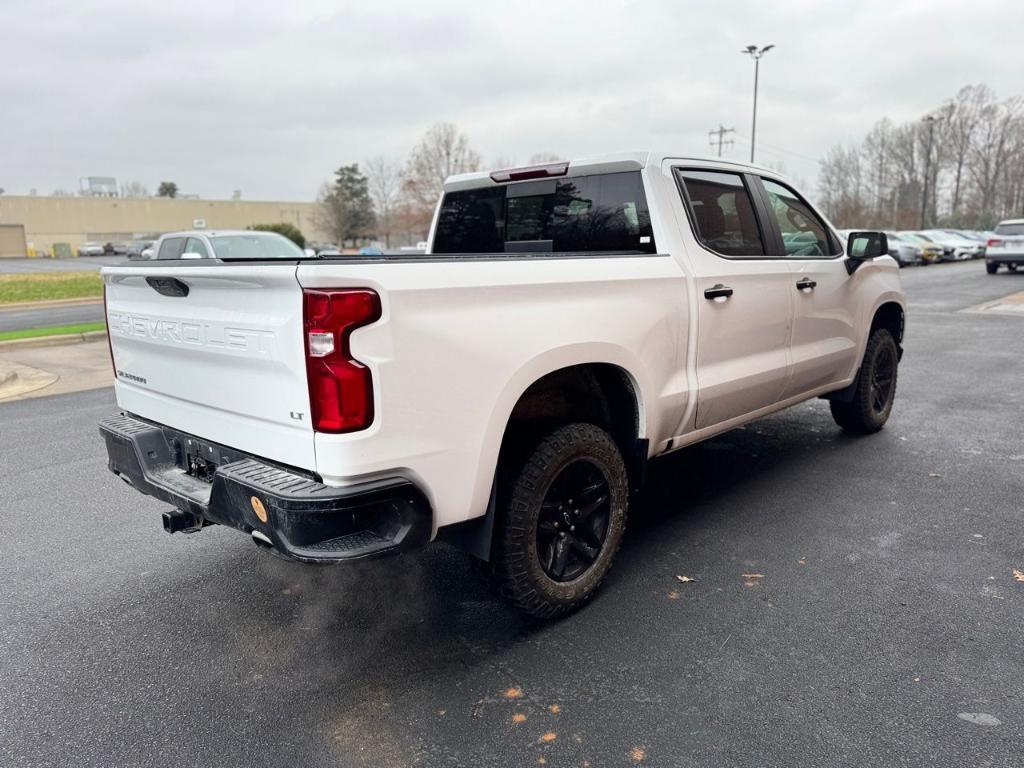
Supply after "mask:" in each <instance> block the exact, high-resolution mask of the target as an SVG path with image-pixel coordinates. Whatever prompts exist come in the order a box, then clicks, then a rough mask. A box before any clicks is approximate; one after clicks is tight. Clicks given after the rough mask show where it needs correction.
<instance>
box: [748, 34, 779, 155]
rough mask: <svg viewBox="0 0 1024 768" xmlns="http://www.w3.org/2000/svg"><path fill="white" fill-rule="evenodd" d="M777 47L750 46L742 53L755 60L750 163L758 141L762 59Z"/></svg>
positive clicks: (773, 45)
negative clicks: (758, 85)
mask: <svg viewBox="0 0 1024 768" xmlns="http://www.w3.org/2000/svg"><path fill="white" fill-rule="evenodd" d="M774 47H775V44H774V43H773V44H772V45H766V46H765V47H764V48H758V47H757V46H756V45H748V46H747V47H746V48H744V49H743V50H742V51H740V53H745V54H747V55H748V56H750V58H752V59H753V60H754V118H753V120H752V121H751V124H750V162H754V141H755V139H757V80H758V75H759V74H760V70H761V57H762V56H764V55H765V54H766V53H768V51H770V50H771V49H772V48H774Z"/></svg>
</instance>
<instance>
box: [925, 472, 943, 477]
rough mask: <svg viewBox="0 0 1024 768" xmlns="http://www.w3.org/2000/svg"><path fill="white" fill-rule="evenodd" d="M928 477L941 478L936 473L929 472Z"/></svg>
mask: <svg viewBox="0 0 1024 768" xmlns="http://www.w3.org/2000/svg"><path fill="white" fill-rule="evenodd" d="M928 477H942V475H940V474H939V473H938V472H929V473H928Z"/></svg>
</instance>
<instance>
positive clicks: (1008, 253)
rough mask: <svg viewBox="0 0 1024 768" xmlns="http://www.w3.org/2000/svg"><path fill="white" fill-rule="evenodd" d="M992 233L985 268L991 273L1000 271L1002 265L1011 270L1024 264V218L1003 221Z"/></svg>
mask: <svg viewBox="0 0 1024 768" xmlns="http://www.w3.org/2000/svg"><path fill="white" fill-rule="evenodd" d="M992 235H993V236H992V238H991V239H990V240H989V241H988V244H987V245H986V248H985V269H986V270H987V271H988V273H989V274H990V275H994V274H995V273H996V272H998V271H999V267H1000V265H1002V266H1004V267H1006V268H1007V269H1008V270H1009V271H1010V272H1016V271H1017V267H1021V266H1024V219H1007V220H1006V221H1001V222H999V224H998V225H996V228H995V231H994V232H993V233H992Z"/></svg>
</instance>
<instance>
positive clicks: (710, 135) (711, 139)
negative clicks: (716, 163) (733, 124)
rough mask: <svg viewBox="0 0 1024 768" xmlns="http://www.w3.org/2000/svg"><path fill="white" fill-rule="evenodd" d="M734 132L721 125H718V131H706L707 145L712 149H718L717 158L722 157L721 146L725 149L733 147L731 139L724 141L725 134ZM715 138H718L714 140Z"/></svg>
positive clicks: (732, 129) (734, 130) (733, 129)
mask: <svg viewBox="0 0 1024 768" xmlns="http://www.w3.org/2000/svg"><path fill="white" fill-rule="evenodd" d="M735 132H736V129H735V128H726V127H725V126H724V125H722V124H721V123H719V124H718V129H717V130H714V131H708V143H709V144H710V145H711V146H712V147H715V146H716V145H717V147H718V156H719V157H721V156H722V147H723V146H725V147H732V145H733V140H732V139H726V138H725V134H727V133H735ZM716 136H717V137H718V138H715V137H716Z"/></svg>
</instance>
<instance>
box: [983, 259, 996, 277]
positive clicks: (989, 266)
mask: <svg viewBox="0 0 1024 768" xmlns="http://www.w3.org/2000/svg"><path fill="white" fill-rule="evenodd" d="M985 271H986V272H988V273H989V274H990V275H994V274H995V273H996V272H998V271H999V264H998V263H996V262H993V261H988V262H985Z"/></svg>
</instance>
